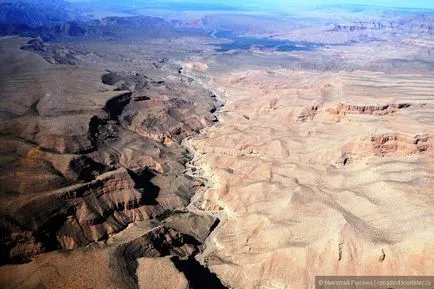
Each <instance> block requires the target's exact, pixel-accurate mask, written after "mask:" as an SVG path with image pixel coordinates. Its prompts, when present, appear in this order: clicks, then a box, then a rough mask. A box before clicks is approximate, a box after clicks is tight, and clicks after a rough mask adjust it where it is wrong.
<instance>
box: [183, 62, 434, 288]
mask: <svg viewBox="0 0 434 289" xmlns="http://www.w3.org/2000/svg"><path fill="white" fill-rule="evenodd" d="M213 85H214V86H216V87H217V88H218V90H219V91H220V92H221V96H222V97H223V98H224V99H225V101H226V103H225V107H224V111H223V112H222V113H221V114H220V120H221V123H220V124H218V125H216V126H213V127H211V128H209V129H206V131H205V132H204V134H203V135H202V136H201V137H196V138H193V139H192V140H191V142H192V144H193V146H194V147H195V148H196V149H197V152H198V155H199V156H198V157H197V159H196V162H195V164H196V166H198V167H199V168H201V170H200V174H201V176H202V177H205V178H208V179H210V180H212V181H213V185H212V186H211V188H210V189H208V190H207V191H206V192H205V194H204V196H203V200H202V202H201V203H200V204H197V206H198V207H200V208H202V209H204V210H209V211H220V212H221V211H222V212H223V213H224V214H225V215H226V220H225V221H224V223H223V224H222V225H221V226H219V228H218V229H217V230H216V231H215V232H214V233H213V234H212V235H211V238H210V240H209V242H208V243H207V249H206V251H205V253H204V254H203V256H202V257H204V258H205V262H206V263H207V265H208V266H209V268H210V269H211V270H212V271H213V272H215V273H216V274H217V275H218V276H219V277H220V278H221V279H222V280H223V282H224V283H225V284H226V285H228V286H229V287H231V288H294V289H300V288H313V284H314V283H313V282H314V276H315V275H333V274H338V275H430V274H431V275H432V274H433V273H434V270H433V268H434V259H433V256H434V245H433V240H434V235H433V232H434V230H433V229H434V222H433V220H434V218H433V214H434V210H433V206H432V203H433V195H432V188H433V187H434V180H433V178H432V176H433V172H434V154H433V151H434V148H433V145H434V143H433V135H434V127H433V125H432V123H433V120H434V119H433V115H434V79H433V75H405V74H394V75H390V74H387V75H386V74H383V73H373V72H363V71H358V72H353V73H344V72H341V73H315V72H303V71H289V70H275V71H240V72H233V73H230V74H222V75H219V76H216V77H215V78H214V80H213Z"/></svg>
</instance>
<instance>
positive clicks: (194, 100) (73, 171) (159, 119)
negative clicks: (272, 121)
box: [0, 38, 217, 264]
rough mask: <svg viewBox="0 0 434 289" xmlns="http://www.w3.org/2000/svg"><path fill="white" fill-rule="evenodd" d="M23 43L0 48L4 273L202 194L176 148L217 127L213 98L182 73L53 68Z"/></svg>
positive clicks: (166, 211) (103, 237) (181, 150)
mask: <svg viewBox="0 0 434 289" xmlns="http://www.w3.org/2000/svg"><path fill="white" fill-rule="evenodd" d="M25 41H26V40H23V39H19V38H17V39H14V38H11V39H3V40H2V41H1V45H2V48H3V49H4V51H5V53H3V54H2V56H1V57H2V61H5V62H7V63H8V65H6V66H3V67H2V70H1V71H0V77H1V80H2V92H1V94H2V100H1V101H0V107H1V117H2V120H1V123H0V127H1V131H2V134H1V136H0V142H1V144H2V145H1V150H0V157H1V160H2V166H1V168H0V170H1V177H0V187H1V198H2V200H3V201H4V202H2V205H0V207H1V227H2V237H1V240H0V244H1V251H2V253H1V254H2V255H1V263H3V264H4V263H21V262H28V261H30V260H31V259H32V258H33V257H34V256H35V255H37V254H40V253H44V252H48V251H52V250H56V249H74V248H78V247H83V246H86V245H88V244H91V243H94V242H98V241H104V240H107V239H108V238H109V237H110V236H111V235H113V234H115V233H117V232H120V231H122V230H124V229H125V228H127V226H128V225H129V224H131V223H133V222H136V221H147V220H154V219H156V217H157V216H160V215H164V214H166V215H167V214H169V215H170V212H172V211H174V210H176V209H183V208H185V207H186V206H187V205H188V204H189V202H190V198H191V197H192V196H193V194H194V192H195V188H196V187H198V186H199V185H200V184H199V183H198V182H197V180H194V179H192V178H190V177H187V176H185V175H184V174H183V172H184V164H185V163H186V162H187V161H188V157H189V156H188V152H187V151H186V150H185V149H184V148H183V147H182V146H181V144H180V142H181V140H182V139H183V138H184V137H186V136H189V135H192V134H195V133H197V132H198V131H199V130H200V129H202V128H203V127H205V126H208V125H210V124H212V122H213V120H214V118H215V117H214V115H213V114H212V113H211V112H210V111H213V110H215V106H216V105H217V103H216V102H215V101H214V100H213V99H212V98H210V97H209V96H210V95H211V93H210V92H209V91H207V90H206V89H204V88H203V87H202V86H200V85H198V84H196V83H194V82H193V81H192V80H191V79H188V78H187V77H186V76H182V75H178V72H177V71H174V72H173V76H171V77H169V75H170V74H171V73H172V72H170V71H169V72H165V73H160V76H159V77H160V78H158V79H155V77H157V76H155V73H154V74H153V76H149V77H148V76H147V75H146V69H144V70H143V72H142V73H136V74H134V75H131V74H129V73H124V72H116V73H115V72H109V73H103V72H101V71H97V70H92V69H84V68H78V67H72V66H62V65H53V64H50V63H48V62H46V61H45V60H44V59H42V58H40V57H39V56H38V55H36V54H34V53H32V52H29V51H26V50H20V49H19V47H20V46H22V45H23V42H24V43H25ZM181 231H182V228H181ZM205 232H206V233H209V231H207V230H206V229H205ZM205 232H201V234H202V237H201V238H199V239H200V240H201V242H203V241H204V240H203V238H204V237H203V234H204V233H205ZM196 245H197V244H196ZM190 253H191V252H190ZM190 255H191V254H190Z"/></svg>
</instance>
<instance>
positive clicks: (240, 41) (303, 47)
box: [210, 30, 320, 52]
mask: <svg viewBox="0 0 434 289" xmlns="http://www.w3.org/2000/svg"><path fill="white" fill-rule="evenodd" d="M210 36H211V37H213V38H216V39H222V40H230V41H231V42H230V43H222V44H215V46H217V47H218V48H217V49H216V51H217V52H226V51H229V50H233V49H241V50H248V49H250V48H251V47H253V46H258V47H263V48H271V49H273V50H275V51H311V50H313V49H314V48H317V47H319V46H320V45H318V44H314V43H309V42H293V41H289V40H284V39H273V38H263V37H253V36H239V35H235V34H234V33H233V32H232V31H230V30H219V31H214V32H213V33H211V35H210Z"/></svg>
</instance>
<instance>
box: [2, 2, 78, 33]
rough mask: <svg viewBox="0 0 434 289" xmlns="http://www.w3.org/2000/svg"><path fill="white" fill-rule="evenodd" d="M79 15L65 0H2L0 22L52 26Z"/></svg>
mask: <svg viewBox="0 0 434 289" xmlns="http://www.w3.org/2000/svg"><path fill="white" fill-rule="evenodd" d="M77 17H79V11H78V10H77V9H76V8H75V7H74V5H73V4H71V3H68V2H66V1H64V0H0V24H10V25H26V26H30V27H38V26H50V25H57V24H60V23H64V22H65V21H68V20H72V19H76V18H77Z"/></svg>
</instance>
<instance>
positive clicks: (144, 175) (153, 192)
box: [128, 169, 160, 205]
mask: <svg viewBox="0 0 434 289" xmlns="http://www.w3.org/2000/svg"><path fill="white" fill-rule="evenodd" d="M128 173H129V175H130V177H131V179H132V180H133V182H134V184H135V186H134V188H135V189H137V190H139V191H140V192H141V193H142V196H141V198H140V200H139V204H140V205H158V202H157V200H156V199H157V197H158V194H159V193H160V188H159V187H158V186H156V185H154V184H153V183H152V182H151V180H152V178H154V177H155V176H156V175H155V173H153V172H152V171H150V170H148V169H144V170H141V171H139V172H133V171H130V170H129V171H128Z"/></svg>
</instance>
